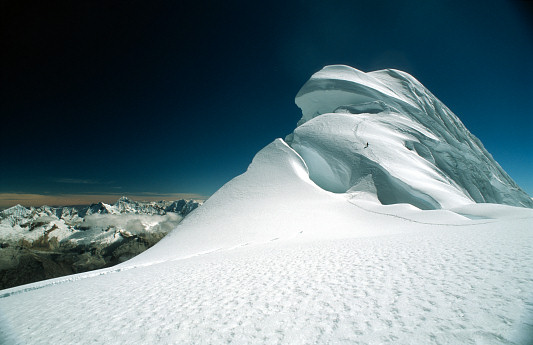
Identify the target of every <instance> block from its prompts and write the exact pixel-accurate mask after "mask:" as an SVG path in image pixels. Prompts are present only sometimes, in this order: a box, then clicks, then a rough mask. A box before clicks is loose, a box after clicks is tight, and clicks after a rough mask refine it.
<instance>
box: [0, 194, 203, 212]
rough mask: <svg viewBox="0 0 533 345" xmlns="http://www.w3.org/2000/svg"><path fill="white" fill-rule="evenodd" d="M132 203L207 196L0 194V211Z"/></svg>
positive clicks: (197, 198) (201, 198) (198, 198)
mask: <svg viewBox="0 0 533 345" xmlns="http://www.w3.org/2000/svg"><path fill="white" fill-rule="evenodd" d="M123 196H125V197H127V198H128V199H131V200H134V201H148V202H150V201H161V200H165V201H174V200H180V199H195V200H207V198H208V197H209V196H207V195H201V194H197V193H152V192H146V193H116V194H103V193H102V194H32V193H0V209H7V208H10V207H13V206H16V205H21V206H24V207H39V206H80V205H91V204H96V203H98V202H105V203H106V204H109V203H115V202H116V201H117V200H118V199H120V198H121V197H123Z"/></svg>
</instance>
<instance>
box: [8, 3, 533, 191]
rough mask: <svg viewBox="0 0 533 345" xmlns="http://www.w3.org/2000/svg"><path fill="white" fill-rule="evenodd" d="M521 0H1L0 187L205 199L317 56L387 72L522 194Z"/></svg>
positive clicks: (527, 171) (244, 161) (527, 113)
mask: <svg viewBox="0 0 533 345" xmlns="http://www.w3.org/2000/svg"><path fill="white" fill-rule="evenodd" d="M530 10H531V5H530V3H529V2H526V1H520V0H515V1H510V0H507V1H464V0H463V1H431V0H428V1H412V2H406V1H375V0H374V1H318V0H317V1H290V0H288V1H281V2H277V1H272V2H267V3H264V2H262V3H257V2H254V1H247V2H234V1H229V2H218V1H217V2H215V1H207V2H203V1H196V2H194V4H183V3H182V2H177V1H109V0H108V1H75V2H64V3H62V4H59V3H57V2H56V3H54V4H50V3H49V2H38V1H33V2H25V1H15V0H6V1H3V2H2V3H1V5H0V16H1V23H0V25H1V26H2V28H1V30H0V35H1V37H0V42H1V47H0V50H1V51H2V53H0V54H1V58H2V64H1V67H0V68H1V71H0V78H1V83H0V87H1V89H0V101H1V102H0V107H1V108H0V111H1V114H2V125H1V126H0V128H1V129H0V140H1V145H2V158H1V160H0V162H1V163H0V194H1V193H31V194H52V195H53V194H84V193H94V194H106V193H109V194H143V193H155V194H165V193H198V194H203V195H210V194H212V193H213V192H215V191H216V190H217V189H218V188H219V187H220V186H221V185H222V184H224V183H225V182H227V181H228V180H230V179H231V178H233V177H234V176H236V175H238V174H240V173H242V172H244V171H245V170H246V168H247V166H248V164H249V163H250V162H251V159H252V158H253V156H254V155H255V153H256V152H257V151H259V150H260V149H261V148H262V147H264V146H265V145H267V144H268V143H270V142H271V141H273V140H274V139H275V138H277V137H284V136H285V135H286V134H288V133H290V132H292V130H293V129H294V127H295V126H296V122H297V121H298V119H299V118H300V112H299V109H298V108H297V107H296V106H295V105H294V96H295V95H296V93H297V92H298V90H299V88H300V87H301V86H302V85H303V83H304V82H305V81H306V80H307V79H308V78H309V77H310V76H311V75H312V74H313V73H314V72H316V71H317V70H319V69H320V68H321V67H323V66H324V65H328V64H347V65H350V66H353V67H355V68H358V69H361V70H363V71H371V70H376V69H382V68H397V69H401V70H404V71H406V72H409V73H411V74H412V75H413V76H415V77H416V78H417V79H419V80H420V81H421V82H422V83H423V84H424V85H425V86H426V87H428V88H429V89H430V90H431V91H432V92H433V93H434V94H435V95H436V96H437V97H438V98H440V99H441V100H442V101H443V102H444V103H445V104H446V105H447V106H448V107H449V108H450V109H451V110H452V111H453V112H455V113H456V114H457V115H458V116H459V117H460V119H461V120H462V121H463V122H464V123H465V125H466V126H467V128H469V129H470V131H471V132H472V133H474V134H475V135H476V136H478V137H479V138H480V139H481V141H482V142H483V143H484V144H485V146H486V148H487V149H488V151H489V152H491V153H492V154H493V156H494V157H495V158H496V160H497V161H498V162H499V163H500V164H501V165H502V166H503V168H504V169H505V170H506V171H507V172H508V173H509V174H510V175H511V177H513V178H514V179H515V180H516V181H517V182H518V184H519V185H520V186H521V187H522V188H524V189H525V190H526V191H527V192H528V193H529V194H530V195H533V181H532V180H533V179H531V177H530V176H531V171H532V170H533V163H532V161H533V152H532V150H533V82H532V80H533V64H532V61H533V23H532V17H531V12H530Z"/></svg>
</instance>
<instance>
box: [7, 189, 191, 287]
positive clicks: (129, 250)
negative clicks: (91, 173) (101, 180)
mask: <svg viewBox="0 0 533 345" xmlns="http://www.w3.org/2000/svg"><path fill="white" fill-rule="evenodd" d="M200 204H201V201H198V200H177V201H157V202H138V201H133V200H130V199H128V198H127V197H122V198H120V199H119V200H118V201H117V202H116V203H115V204H113V205H110V204H106V203H103V202H99V203H97V204H92V205H90V206H82V207H72V206H68V207H50V206H41V207H30V208H26V207H24V206H21V205H17V206H14V207H11V208H8V209H6V210H3V211H1V212H0V289H3V288H8V287H12V286H17V285H20V284H26V283H30V282H34V281H39V280H42V279H48V278H54V277H59V276H63V275H66V274H72V273H79V272H85V271H89V270H93V269H98V268H103V267H109V266H113V265H115V264H117V263H120V262H123V261H125V260H128V259H130V258H131V257H133V256H135V255H137V254H139V253H141V252H143V251H144V250H146V249H147V248H149V247H151V246H152V245H154V244H155V243H157V242H158V241H159V240H160V239H161V238H163V237H164V236H165V235H166V234H167V233H168V232H169V231H170V230H172V229H173V228H174V227H176V226H177V224H178V223H179V222H181V220H182V219H183V217H185V216H186V215H187V214H189V213H190V212H192V211H193V210H194V209H196V208H197V207H198V206H199V205H200Z"/></svg>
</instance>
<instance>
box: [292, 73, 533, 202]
mask: <svg viewBox="0 0 533 345" xmlns="http://www.w3.org/2000/svg"><path fill="white" fill-rule="evenodd" d="M296 104H297V105H298V106H299V107H300V108H301V110H302V118H301V119H300V121H299V122H298V125H299V127H298V128H296V130H295V131H294V133H293V134H291V135H289V136H288V137H287V139H286V140H287V142H288V144H289V145H290V146H291V147H292V148H293V149H294V150H295V151H296V152H298V153H299V154H300V155H301V156H302V158H303V159H304V161H305V162H306V164H307V166H308V168H309V173H310V177H311V179H312V180H313V181H314V182H315V183H316V184H317V185H319V186H320V187H322V188H324V189H326V190H328V191H331V192H335V193H345V192H349V193H354V192H365V193H367V194H368V193H374V194H375V196H376V197H377V199H378V200H379V201H380V202H381V203H382V204H396V203H408V204H412V205H414V206H416V207H418V208H421V209H439V208H450V207H454V206H458V205H462V204H468V203H474V202H475V203H497V204H506V205H512V206H522V207H533V202H532V200H531V198H530V197H529V196H528V195H527V194H526V193H525V192H524V191H523V190H521V189H520V187H518V185H517V184H516V183H515V182H514V181H513V180H512V179H511V178H510V177H509V175H507V173H506V172H505V171H504V170H503V169H502V168H501V167H500V166H499V165H498V163H496V161H495V160H494V159H493V157H492V156H491V155H490V154H489V153H488V152H487V150H486V149H485V148H484V147H483V144H481V142H480V141H479V139H478V138H476V137H475V136H474V135H473V134H472V133H470V132H469V131H468V130H467V129H466V127H465V126H464V125H463V123H462V122H461V121H460V120H459V118H458V117H457V116H456V115H455V114H453V113H452V112H451V111H450V110H449V109H448V108H447V107H446V106H445V105H444V104H443V103H442V102H441V101H440V100H438V99H437V98H436V97H435V96H434V95H433V94H432V93H431V92H429V91H428V90H427V89H426V88H425V87H424V86H423V85H422V84H421V83H420V82H419V81H417V80H416V79H415V78H414V77H412V76H411V75H409V74H407V73H405V72H401V71H397V70H392V69H388V70H381V71H375V72H369V73H364V72H361V71H359V70H357V69H354V68H352V67H349V66H343V65H335V66H327V67H325V68H323V69H322V70H321V71H319V72H317V73H315V74H314V75H313V76H312V77H311V79H310V80H309V81H308V82H307V83H306V84H305V85H304V86H303V87H302V88H301V90H300V92H299V93H298V94H297V96H296ZM362 182H364V183H362ZM368 188H370V190H368Z"/></svg>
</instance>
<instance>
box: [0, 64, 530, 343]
mask: <svg viewBox="0 0 533 345" xmlns="http://www.w3.org/2000/svg"><path fill="white" fill-rule="evenodd" d="M296 102H297V104H298V105H300V107H301V108H302V112H303V117H302V120H301V121H300V125H299V126H298V127H297V128H296V129H295V131H294V133H293V134H291V135H289V136H288V137H287V139H286V140H283V139H275V140H274V141H273V142H272V143H271V144H269V145H267V146H266V147H265V148H263V149H262V150H261V151H259V152H258V153H257V154H256V156H255V157H254V159H253V161H252V162H251V164H250V166H249V167H248V169H247V171H246V172H245V173H243V174H242V175H240V176H237V177H235V178H234V179H232V180H231V181H229V182H228V183H226V184H225V185H224V186H223V187H222V188H220V189H219V190H218V191H217V192H216V193H215V194H214V195H212V196H211V197H210V198H209V199H208V200H207V201H206V202H205V203H204V204H203V205H202V207H199V208H197V209H196V210H194V212H192V213H190V214H189V215H188V216H187V217H186V218H184V220H183V221H182V222H181V223H180V224H179V225H178V226H177V227H176V228H175V229H174V230H173V231H171V232H170V233H169V234H168V235H167V236H166V237H165V238H163V239H162V240H161V241H159V242H158V243H157V244H156V245H154V246H153V247H151V248H150V249H148V250H147V251H145V252H143V253H142V254H140V255H138V256H136V257H134V258H132V259H130V260H128V261H125V262H122V263H121V264H119V265H117V266H114V267H111V268H107V269H103V270H99V271H93V272H88V273H81V274H78V275H74V276H69V277H62V278H57V279H54V280H48V281H43V282H39V283H34V284H30V285H25V286H21V287H17V288H12V289H6V290H3V291H2V293H1V294H0V339H2V338H3V339H7V340H6V342H9V343H13V344H43V343H44V344H46V343H49V344H51V343H54V344H55V343H65V342H67V343H73V342H77V343H90V342H93V343H94V342H96V343H102V344H104V343H105V344H109V343H113V344H125V343H128V344H130V343H131V344H134V343H157V344H207V343H213V344H218V343H234V344H252V343H261V344H270V343H272V344H274V343H276V344H364V345H367V344H466V343H475V344H481V343H483V344H501V343H506V344H526V343H528V342H529V339H531V337H530V335H531V332H532V329H531V319H532V317H533V310H532V309H531V305H532V303H531V296H533V294H532V293H533V285H532V284H531V277H532V276H533V256H531V243H533V231H531V230H532V228H531V224H533V210H532V209H529V208H525V207H513V206H508V205H501V204H494V202H501V203H507V204H511V205H524V206H531V200H530V199H524V195H525V193H523V192H521V191H520V190H519V189H518V187H516V185H515V184H514V183H513V182H512V181H511V180H510V178H509V177H508V176H507V175H506V174H505V173H504V172H503V171H502V170H501V168H500V167H499V166H498V165H497V164H496V163H495V162H494V161H493V160H492V158H491V157H490V155H489V154H488V153H487V152H486V151H485V149H483V147H482V145H481V144H480V143H479V142H478V141H477V139H475V138H474V137H473V136H472V135H471V134H470V133H468V131H467V130H466V129H465V128H464V126H463V125H462V124H461V122H460V121H459V120H458V119H457V118H456V117H455V116H454V115H453V114H452V113H451V112H450V111H449V110H448V109H447V108H446V107H444V106H443V105H442V103H440V102H439V101H438V100H436V98H435V97H434V96H432V95H431V94H430V93H429V92H427V90H425V89H424V88H423V86H422V85H420V84H419V83H418V82H416V81H415V80H414V78H412V77H410V76H408V75H407V74H405V73H401V72H397V71H381V72H372V73H363V72H360V71H357V70H355V69H352V68H350V67H346V66H331V67H327V68H325V69H324V70H322V71H321V72H319V73H317V74H315V76H314V77H313V78H312V79H311V80H310V81H309V82H308V83H307V84H306V85H304V87H303V88H302V91H300V93H299V94H298V97H297V100H296ZM367 143H368V145H367ZM459 152H461V155H459ZM474 165H478V166H474ZM476 191H477V192H476ZM525 200H527V201H525ZM478 201H481V202H487V201H491V202H493V203H481V202H478ZM124 204H125V206H124V207H126V206H127V205H126V204H128V202H126V201H125V200H124ZM424 209H427V210H424ZM102 212H103V210H102ZM103 324H105V327H102V325H103Z"/></svg>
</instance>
